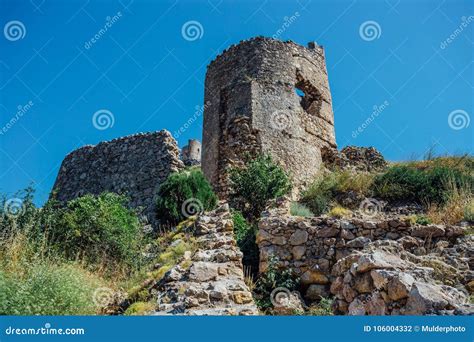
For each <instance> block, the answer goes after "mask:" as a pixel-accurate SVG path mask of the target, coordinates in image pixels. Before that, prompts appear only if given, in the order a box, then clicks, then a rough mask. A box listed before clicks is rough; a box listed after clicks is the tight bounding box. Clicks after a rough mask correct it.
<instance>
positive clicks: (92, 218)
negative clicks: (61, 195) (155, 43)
mask: <svg viewBox="0 0 474 342" xmlns="http://www.w3.org/2000/svg"><path fill="white" fill-rule="evenodd" d="M126 203H127V199H126V198H125V197H124V196H120V195H116V194H113V193H103V194H101V195H99V196H97V197H95V196H92V195H85V196H83V197H80V198H77V199H75V200H72V201H70V202H68V203H67V207H66V208H65V210H64V211H60V212H59V214H58V215H59V219H57V220H55V221H56V222H57V223H55V225H53V226H51V228H50V231H49V232H47V235H48V238H49V241H50V244H51V246H52V247H53V248H54V249H55V250H56V251H58V252H59V253H60V254H62V255H64V256H65V257H66V258H67V259H72V260H74V259H76V258H79V259H80V260H85V261H86V262H88V263H91V264H99V263H104V262H105V263H110V262H112V263H113V264H114V263H115V264H118V263H124V264H126V265H129V266H139V263H140V261H141V258H140V257H139V256H140V255H141V254H140V249H141V246H142V243H143V237H142V234H141V231H140V223H139V220H138V218H137V216H136V214H135V212H133V211H132V210H130V209H128V208H127V207H126Z"/></svg>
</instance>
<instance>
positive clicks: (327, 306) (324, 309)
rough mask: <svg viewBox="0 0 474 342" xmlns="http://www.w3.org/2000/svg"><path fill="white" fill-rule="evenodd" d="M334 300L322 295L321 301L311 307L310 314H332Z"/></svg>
mask: <svg viewBox="0 0 474 342" xmlns="http://www.w3.org/2000/svg"><path fill="white" fill-rule="evenodd" d="M333 302H334V300H333V299H331V298H324V297H321V300H320V302H319V303H318V304H317V305H316V306H313V307H311V308H310V309H309V312H308V315H310V316H332V315H334V314H333V311H332V304H333Z"/></svg>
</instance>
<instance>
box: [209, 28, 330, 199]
mask: <svg viewBox="0 0 474 342" xmlns="http://www.w3.org/2000/svg"><path fill="white" fill-rule="evenodd" d="M205 86H206V87H205V99H204V102H205V103H206V107H205V110H204V128H203V155H202V166H203V172H204V174H205V175H206V177H207V178H208V179H209V181H210V182H211V184H212V185H213V187H214V188H215V190H216V191H217V192H218V193H219V195H220V196H221V197H225V196H226V194H227V192H228V173H227V170H228V168H229V167H231V166H234V165H236V166H238V165H241V164H242V162H243V159H244V157H245V155H246V154H247V153H250V154H251V155H255V154H257V153H268V154H270V155H271V156H272V157H273V159H274V160H275V161H276V162H278V163H279V164H280V165H281V166H282V167H284V168H285V169H286V170H287V171H288V172H289V173H290V174H291V176H292V179H293V184H294V185H295V188H296V189H301V188H303V187H305V186H306V185H308V183H309V182H311V181H312V180H313V179H314V176H315V174H316V173H317V172H318V170H319V169H320V166H321V149H322V148H324V147H329V148H334V147H336V141H335V135H334V115H333V112H332V105H331V93H330V90H329V82H328V76H327V71H326V63H325V57H324V51H323V48H322V47H320V46H318V45H316V44H315V43H309V44H308V47H307V48H305V47H303V46H300V45H298V44H295V43H293V42H282V41H279V40H274V39H270V38H263V37H257V38H254V39H251V40H248V41H243V42H241V43H240V44H238V45H234V46H231V47H230V48H229V49H227V50H226V51H224V52H223V53H222V54H221V55H219V56H218V57H217V58H216V59H215V60H214V61H212V62H211V64H210V65H209V66H208V70H207V74H206V83H205Z"/></svg>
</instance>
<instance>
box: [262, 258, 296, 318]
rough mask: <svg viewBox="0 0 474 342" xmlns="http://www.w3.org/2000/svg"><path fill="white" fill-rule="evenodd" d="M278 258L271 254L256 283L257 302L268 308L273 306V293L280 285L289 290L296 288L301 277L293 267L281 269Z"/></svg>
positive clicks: (263, 307) (264, 308)
mask: <svg viewBox="0 0 474 342" xmlns="http://www.w3.org/2000/svg"><path fill="white" fill-rule="evenodd" d="M277 265H278V258H277V257H275V256H271V257H270V259H269V261H268V265H267V268H266V270H265V272H263V273H262V274H261V275H260V277H259V278H258V280H257V282H256V283H255V291H254V292H255V297H256V298H255V299H256V300H255V303H256V304H257V306H258V307H259V308H260V309H262V310H266V309H269V308H271V307H272V306H273V304H272V301H271V294H272V292H273V290H275V289H276V288H278V287H283V288H285V289H287V290H288V291H294V290H296V288H297V286H298V284H299V279H298V277H296V276H295V275H294V273H293V272H292V270H291V269H284V270H282V269H280V268H278V267H277Z"/></svg>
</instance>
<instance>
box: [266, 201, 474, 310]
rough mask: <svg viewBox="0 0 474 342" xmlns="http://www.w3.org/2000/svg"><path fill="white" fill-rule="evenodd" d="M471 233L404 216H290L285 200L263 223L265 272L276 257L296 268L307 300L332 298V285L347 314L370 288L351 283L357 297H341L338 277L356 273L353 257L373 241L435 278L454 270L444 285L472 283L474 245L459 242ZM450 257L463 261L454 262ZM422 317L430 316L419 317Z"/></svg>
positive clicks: (284, 265) (283, 266) (460, 228)
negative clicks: (389, 246) (456, 256)
mask: <svg viewBox="0 0 474 342" xmlns="http://www.w3.org/2000/svg"><path fill="white" fill-rule="evenodd" d="M277 202H278V201H277ZM465 232H466V228H463V227H460V226H445V225H434V224H430V225H426V226H423V225H419V224H413V223H412V222H411V221H410V220H409V219H408V218H404V217H401V216H397V217H392V218H386V219H371V218H370V217H368V218H365V219H361V218H348V219H337V218H331V217H325V216H322V217H308V218H305V217H297V216H290V215H289V202H287V201H281V202H279V203H277V204H276V205H275V206H274V207H273V208H271V209H269V210H268V211H266V212H264V213H263V216H262V219H261V220H260V223H259V232H258V234H257V244H258V247H259V250H260V272H263V271H265V269H266V268H267V266H268V263H269V262H270V259H271V258H272V257H276V258H277V259H278V265H277V266H278V267H281V268H284V269H291V270H293V272H294V273H295V274H296V275H298V276H299V277H300V280H301V284H302V287H303V289H305V290H307V292H306V298H309V299H313V300H317V299H319V298H318V297H319V296H323V297H327V296H329V289H330V286H331V292H332V293H333V294H336V295H338V296H339V297H338V298H339V299H341V301H342V302H341V303H340V304H341V307H340V311H341V312H344V313H346V312H347V307H348V305H349V303H351V302H352V301H353V300H354V299H355V298H356V297H357V291H356V292H354V291H355V290H358V289H359V290H360V291H359V292H360V293H364V291H365V290H364V289H363V288H359V287H358V286H359V285H360V284H354V283H351V290H350V291H352V292H351V295H349V294H348V293H346V292H345V293H344V295H340V292H339V291H342V290H341V289H339V288H337V282H336V280H337V281H341V282H342V280H341V279H340V278H338V277H339V276H340V275H341V274H342V273H343V271H341V270H339V268H341V267H342V266H341V263H342V264H343V266H344V267H343V268H344V271H348V270H349V269H351V265H352V263H353V262H354V261H353V259H354V260H355V259H356V257H358V256H359V255H360V253H361V251H363V250H364V248H365V247H367V246H369V245H371V244H373V243H381V244H388V245H393V246H398V247H395V253H396V254H400V255H401V253H402V252H403V255H405V256H406V258H407V259H411V261H416V263H417V264H418V266H421V267H423V266H426V267H429V268H430V272H429V273H430V277H436V276H438V277H442V278H444V277H445V275H444V273H446V274H449V272H452V274H453V275H450V279H444V280H443V282H444V283H447V284H449V285H451V286H455V285H457V284H459V283H460V284H464V285H466V284H467V283H468V282H469V281H471V280H472V279H471V277H472V273H471V272H470V271H469V270H470V265H469V263H468V260H469V259H468V258H467V256H468V255H469V254H470V253H472V244H471V245H470V247H469V244H468V243H466V244H462V243H460V241H459V240H458V238H460V237H463V236H464V235H465ZM445 252H447V254H446V257H445ZM434 255H435V256H436V258H433V256H434ZM450 255H458V256H460V257H459V258H452V257H451V256H450ZM434 259H435V260H434ZM343 260H346V261H343ZM387 260H388V259H387ZM387 260H385V261H384V262H385V264H381V265H376V266H377V267H375V266H374V268H381V269H384V268H389V269H393V268H395V267H394V266H393V265H388V261H387ZM354 263H355V262H354ZM336 265H339V266H336ZM412 268H415V267H412ZM415 269H417V268H415ZM351 270H352V269H351ZM348 272H349V271H348ZM415 273H416V272H415ZM336 278H337V279H336ZM346 278H347V279H346V280H348V279H349V277H346ZM456 278H458V279H456ZM365 280H366V281H368V280H367V279H365ZM450 281H451V282H450ZM341 284H342V283H341ZM341 286H342V285H341ZM353 289H355V290H353ZM345 291H349V290H347V289H346V290H345ZM370 291H372V288H370V289H369V290H368V292H370ZM399 299H401V298H399ZM397 300H398V299H397ZM398 304H400V303H398ZM398 304H397V305H398ZM387 310H388V309H387ZM394 312H396V311H394ZM422 313H425V312H417V313H416V314H422ZM362 314H363V313H362ZM372 314H383V313H375V312H372Z"/></svg>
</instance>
